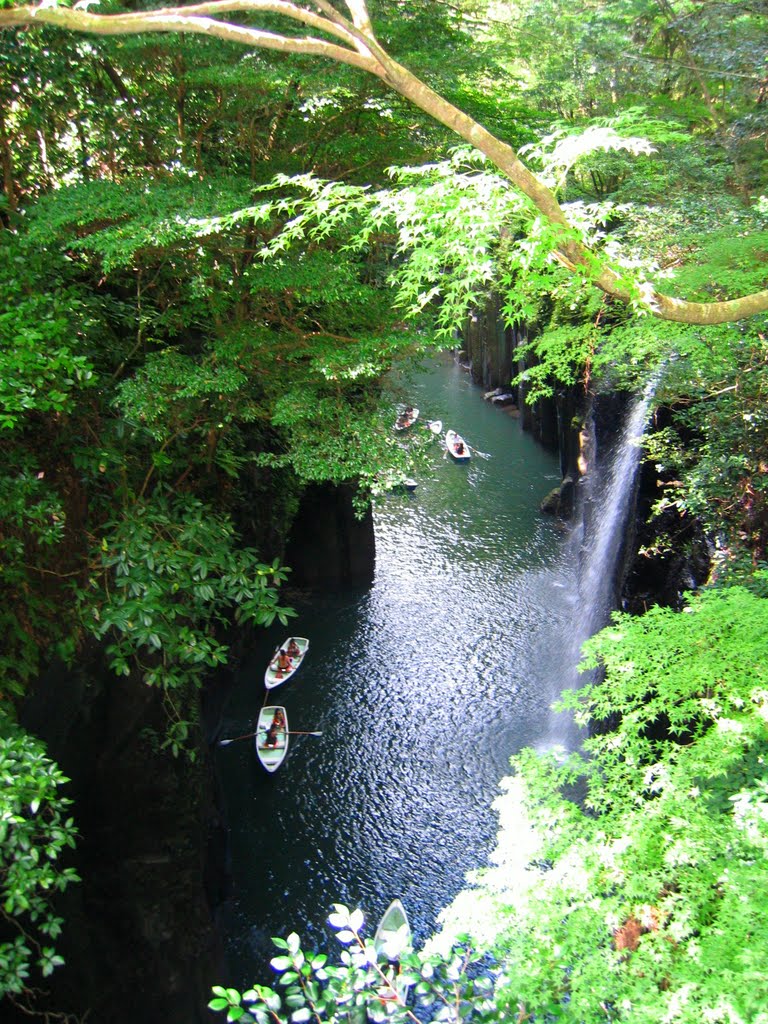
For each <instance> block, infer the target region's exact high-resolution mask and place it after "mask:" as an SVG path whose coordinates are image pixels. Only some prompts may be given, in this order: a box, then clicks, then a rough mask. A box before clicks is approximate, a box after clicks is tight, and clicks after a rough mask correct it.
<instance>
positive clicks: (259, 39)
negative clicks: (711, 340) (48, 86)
mask: <svg viewBox="0 0 768 1024" xmlns="http://www.w3.org/2000/svg"><path fill="white" fill-rule="evenodd" d="M345 2H346V6H347V9H348V10H349V12H350V15H351V17H352V21H349V20H348V19H347V18H345V17H344V16H343V15H342V14H341V13H340V12H339V11H338V10H337V9H336V8H335V7H333V6H332V4H331V3H330V2H329V0H307V5H306V6H300V5H299V4H297V3H292V2H291V0H208V2H203V3H199V4H191V5H189V6H184V7H167V8H162V9H160V10H155V11H139V12H132V13H129V14H90V13H89V12H88V11H87V10H84V9H77V7H75V8H64V7H55V6H46V5H45V4H43V5H41V6H39V7H32V6H22V7H15V8H5V9H0V29H1V28H8V27H14V26H15V27H22V26H24V27H31V26H35V25H52V26H55V27H57V28H61V29H65V30H67V31H70V32H82V33H90V34H96V35H139V34H142V33H149V32H187V33H194V34H198V35H210V36H216V37H217V38H219V39H225V40H229V41H230V42H233V43H237V44H239V45H241V46H249V47H256V48H260V49H268V50H276V51H278V52H282V53H293V54H303V55H310V56H317V57H325V58H328V59H329V60H334V61H337V62H338V63H342V64H349V65H351V66H352V67H357V68H360V69H362V70H363V71H367V72H368V73H369V74H372V75H375V76H376V77H378V78H380V79H382V80H383V81H384V82H386V83H387V84H388V85H389V86H390V88H392V89H393V90H395V91H396V92H398V93H399V94H400V95H401V96H403V97H405V98H406V99H408V100H410V101H411V102H412V103H413V104H414V105H415V106H417V107H419V108H420V109H421V110H423V111H424V112H425V113H427V114H429V115H430V116H431V117H433V118H434V119H435V120H436V121H438V122H440V123H441V124H443V125H445V126H446V127H447V128H450V129H451V130H452V131H454V132H456V134H457V135H459V136H460V137H461V138H462V139H464V140H465V141H466V142H469V143H470V144H471V145H472V146H474V147H475V148H476V149H478V150H480V152H482V153H484V154H485V156H487V157H488V158H489V159H490V160H491V161H492V163H494V164H495V165H496V167H497V168H498V169H499V170H500V171H501V172H502V173H503V174H505V175H506V176H507V177H508V178H509V180H510V181H511V182H512V183H513V184H514V185H515V186H516V187H517V188H519V189H520V191H521V192H523V193H524V194H525V195H526V196H528V198H529V199H530V200H531V201H532V202H533V203H534V204H535V206H536V207H537V209H538V210H539V212H540V213H541V214H542V215H543V216H544V217H545V218H546V219H547V220H548V221H549V222H550V224H552V225H555V226H559V227H561V228H563V229H568V230H570V225H569V223H568V219H567V217H566V215H565V212H564V211H563V209H562V207H561V206H560V204H559V203H558V201H557V199H556V197H555V195H554V194H553V192H552V191H551V190H550V189H548V188H547V187H546V186H545V185H544V184H543V183H542V182H541V181H539V179H538V178H537V177H536V176H535V175H534V174H532V173H531V171H529V170H528V168H527V167H526V166H525V165H524V164H523V163H522V161H521V160H520V158H519V157H518V156H517V154H516V153H515V151H514V150H513V149H512V147H511V146H509V145H507V144H506V143H503V142H501V141H500V140H499V139H497V138H496V137H495V136H494V135H492V134H491V133H490V132H489V131H488V130H487V129H485V128H484V127H483V126H482V125H481V124H478V122H477V121H474V120H473V119H472V118H471V117H469V116H468V115H467V114H466V113H464V112H463V111H461V110H459V109H458V108H457V107H454V106H453V105H452V104H451V103H449V102H448V101H447V100H446V99H444V98H443V97H442V96H440V95H439V94H438V93H436V92H435V91H434V90H433V89H430V87H429V86H427V85H426V84H425V83H424V82H422V81H420V80H419V79H418V78H417V77H416V76H415V75H413V74H412V73H411V72H410V71H408V70H407V69H406V68H404V67H403V66H402V65H400V64H398V63H397V61H395V60H393V59H392V58H391V57H390V56H389V54H387V53H386V52H385V51H384V50H383V48H382V47H381V46H380V44H379V43H378V42H377V40H376V38H375V37H374V35H373V29H372V27H371V22H370V18H369V16H368V11H367V8H366V5H365V0H345ZM235 13H260V14H277V15H281V16H283V17H285V18H287V19H288V20H289V21H292V22H294V23H298V24H300V25H303V26H305V27H306V28H308V29H314V30H316V31H320V32H323V33H325V34H326V35H328V36H331V37H332V39H336V40H340V41H341V43H343V44H344V45H340V43H338V42H333V41H332V40H331V39H320V38H316V37H314V36H309V35H306V36H304V35H296V36H292V35H284V34H282V33H277V32H268V31H266V30H263V29H258V28H252V27H250V26H248V25H238V24H233V23H231V22H229V21H224V20H220V16H221V15H226V14H235ZM558 248H559V256H560V257H562V258H561V262H562V263H563V264H564V265H566V266H567V265H568V264H571V265H573V266H576V267H581V268H585V267H586V268H590V267H591V266H592V265H593V264H594V261H595V255H594V253H592V252H591V251H590V250H589V249H588V248H587V247H586V246H585V245H583V243H580V242H577V241H573V239H572V238H570V239H569V240H567V241H564V242H563V244H562V246H559V247H558ZM593 280H594V283H595V285H596V287H598V288H600V289H602V290H603V291H604V292H606V294H608V295H612V296H613V297H615V298H617V299H620V300H621V301H623V302H628V301H630V299H631V297H630V296H629V295H628V293H627V291H626V288H625V287H624V285H623V283H622V281H621V279H620V278H619V276H618V275H617V274H616V272H615V271H614V270H612V269H611V268H610V267H609V266H604V267H603V269H602V270H601V271H600V273H599V274H598V275H597V276H596V277H595V276H593ZM647 309H648V311H649V313H651V314H653V315H654V316H657V317H659V318H661V319H663V320H673V321H676V322H678V323H688V324H700V325H707V324H720V323H728V322H732V321H735V320H740V319H743V318H744V317H748V316H753V315H755V314H757V313H763V312H766V311H768V290H766V291H761V292H756V293H754V294H752V295H747V296H744V297H742V298H738V299H731V300H728V301H726V302H688V301H686V300H684V299H676V298H672V297H670V296H666V295H662V294H661V293H658V292H651V293H650V294H649V295H648V296H647Z"/></svg>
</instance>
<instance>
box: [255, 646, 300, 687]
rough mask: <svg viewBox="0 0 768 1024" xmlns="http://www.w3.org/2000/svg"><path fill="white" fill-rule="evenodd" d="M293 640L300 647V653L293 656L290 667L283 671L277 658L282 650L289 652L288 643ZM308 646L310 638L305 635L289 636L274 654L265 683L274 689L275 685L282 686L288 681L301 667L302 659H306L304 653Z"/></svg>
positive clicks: (268, 666)
mask: <svg viewBox="0 0 768 1024" xmlns="http://www.w3.org/2000/svg"><path fill="white" fill-rule="evenodd" d="M291 640H293V642H294V643H295V644H296V646H297V647H298V648H299V653H298V654H297V655H295V656H294V657H292V658H291V666H290V668H288V669H286V670H284V671H281V669H280V667H279V665H278V664H277V658H278V655H279V654H280V652H281V651H286V652H287V650H288V644H289V643H290V642H291ZM308 647H309V640H307V638H306V637H305V636H289V637H288V638H287V639H286V640H284V641H283V642H282V643H281V644H280V646H279V647H278V648H277V650H276V651H275V653H274V654H273V655H272V660H271V661H270V663H269V664H268V665H267V671H266V672H265V673H264V685H265V686H266V688H267V689H268V690H272V689H274V687H276V686H280V684H281V683H285V682H287V680H289V679H290V678H291V676H292V675H293V674H294V672H295V671H296V670H297V669H298V668H299V666H300V665H301V663H302V661H303V660H304V655H305V654H306V653H307V648H308ZM289 657H290V655H289Z"/></svg>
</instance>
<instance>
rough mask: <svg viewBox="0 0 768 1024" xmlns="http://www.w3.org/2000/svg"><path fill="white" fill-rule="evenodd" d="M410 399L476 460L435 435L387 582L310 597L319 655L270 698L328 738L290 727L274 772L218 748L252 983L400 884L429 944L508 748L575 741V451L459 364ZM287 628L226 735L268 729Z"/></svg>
mask: <svg viewBox="0 0 768 1024" xmlns="http://www.w3.org/2000/svg"><path fill="white" fill-rule="evenodd" d="M408 398H409V400H410V401H411V402H412V404H413V405H414V406H417V407H418V408H419V409H420V410H421V418H422V421H423V420H425V419H441V420H442V421H443V424H444V428H453V429H456V430H458V431H459V432H460V433H461V434H463V435H464V437H465V438H466V440H467V441H468V442H469V443H470V444H471V445H472V446H473V448H474V449H476V452H475V454H474V456H473V458H472V460H471V461H470V462H469V463H466V464H460V463H455V462H453V461H452V460H449V459H447V458H446V457H445V454H444V451H443V449H442V448H441V446H440V443H439V441H438V440H437V438H435V439H434V440H433V442H432V444H431V446H430V451H429V455H428V465H427V467H426V468H425V470H423V471H420V472H419V475H418V482H419V485H418V487H417V489H416V490H415V491H414V492H412V493H403V494H397V495H396V494H390V495H388V496H386V497H385V498H383V499H381V500H380V501H379V502H378V503H377V505H376V508H375V513H374V519H375V531H376V545H377V565H376V574H375V579H374V582H373V585H372V586H371V587H370V588H366V589H365V590H356V591H344V592H334V593H327V594H324V595H322V596H317V597H313V599H312V600H311V601H306V602H304V603H301V604H298V605H297V606H296V608H297V611H298V612H299V615H298V618H297V619H296V620H295V621H294V622H292V624H291V627H290V629H291V631H292V632H294V633H295V634H296V635H300V636H307V637H309V638H310V641H311V646H310V650H309V653H308V655H307V658H306V660H305V663H304V664H303V665H302V667H301V668H300V670H299V672H297V674H296V676H295V677H294V678H293V679H292V680H290V681H289V682H288V683H287V684H286V685H285V687H283V688H280V689H277V690H275V691H273V693H272V699H271V701H270V703H274V702H278V703H282V704H284V705H285V707H286V709H287V714H288V721H289V726H290V728H292V729H298V730H321V731H322V736H321V737H318V738H315V737H308V736H306V737H304V736H302V737H298V736H297V737H292V740H291V744H290V749H289V753H288V757H287V759H286V761H285V762H284V764H283V765H282V767H281V768H280V770H279V771H278V772H277V773H276V774H274V775H271V776H270V775H267V773H266V772H265V771H264V770H263V769H262V768H261V766H260V765H259V764H258V763H257V761H256V758H255V756H254V751H253V746H252V743H251V742H250V741H248V740H245V741H241V742H238V743H233V744H231V745H228V746H226V747H222V748H219V751H218V755H217V761H218V771H219V775H220V779H221V785H222V791H223V794H224V802H225V810H226V814H227V818H228V825H229V829H230V839H231V874H232V893H231V898H230V900H229V901H228V903H227V904H226V906H225V908H224V912H223V918H222V926H223V928H224V931H225V934H226V936H227V947H228V948H227V955H228V968H229V973H230V977H229V980H228V983H230V984H233V985H235V986H247V985H249V984H251V983H253V982H262V983H263V982H265V981H268V980H269V976H270V972H269V969H268V967H267V964H268V961H269V958H270V957H271V956H272V955H274V952H275V951H274V947H272V945H271V943H270V941H269V937H270V936H272V935H285V934H287V932H289V931H293V930H295V931H298V932H299V934H300V935H301V936H302V939H303V941H304V942H305V945H306V947H307V948H321V949H328V948H332V947H333V945H335V943H334V942H333V940H332V939H331V938H330V935H331V932H330V929H329V928H328V926H327V925H326V923H325V922H326V919H327V916H328V913H329V911H330V910H331V905H332V904H333V903H335V902H338V903H344V904H346V905H348V906H350V907H352V906H360V907H361V908H362V909H363V910H364V912H365V913H366V916H368V917H369V918H370V920H371V921H372V922H375V921H376V920H377V919H378V917H379V916H380V914H381V912H382V911H383V910H384V909H385V907H386V906H387V904H388V903H389V901H390V900H391V899H393V898H394V897H395V896H399V897H400V898H401V899H402V900H403V903H404V904H405V907H406V909H407V911H408V914H409V917H410V919H411V923H412V925H413V928H414V936H415V943H416V945H417V946H418V945H420V944H421V942H422V941H423V940H424V939H425V938H426V937H427V936H428V934H429V933H430V932H431V931H432V930H434V927H435V921H436V917H437V914H438V913H439V911H440V910H441V909H442V908H443V907H444V906H445V905H446V904H447V903H448V902H449V901H450V900H451V899H452V897H453V896H454V895H455V894H456V893H457V892H458V891H459V890H460V889H461V888H462V884H463V881H464V876H465V874H466V872H467V871H469V870H471V869H474V868H478V867H481V866H483V865H484V864H485V863H486V862H487V858H488V854H489V852H490V850H491V849H492V847H493V844H494V837H495V831H496V824H497V822H496V815H495V812H494V811H493V809H492V807H491V803H492V801H493V799H494V798H495V796H496V795H497V792H498V791H497V784H498V781H499V779H500V778H501V777H502V776H503V775H504V774H506V773H507V771H508V763H509V757H510V755H512V754H513V753H515V752H517V751H518V750H520V749H521V748H522V747H524V746H542V745H549V744H551V743H552V742H557V741H559V740H561V739H564V740H566V741H567V740H568V738H569V737H568V736H567V735H563V736H560V735H558V731H559V730H560V729H561V723H560V722H559V720H558V719H557V718H556V717H555V716H553V715H552V713H551V711H550V705H551V703H552V701H553V700H554V699H555V698H556V697H557V695H558V694H559V693H560V692H561V690H562V689H563V688H564V687H565V686H567V685H570V683H571V682H572V674H573V663H572V662H573V653H572V647H571V638H570V635H569V634H570V621H571V611H572V609H571V603H572V601H573V594H574V592H575V585H574V570H573V567H572V565H571V562H570V560H569V558H568V556H567V554H566V552H565V545H564V543H563V538H562V536H561V534H560V533H559V532H558V531H557V529H556V527H555V524H554V523H553V522H552V520H551V519H549V518H547V517H545V516H543V515H542V514H541V513H540V512H539V510H538V509H539V503H540V501H541V499H542V498H543V496H544V495H545V494H546V493H547V492H548V491H549V490H550V489H551V488H552V487H554V486H556V485H557V483H558V482H559V479H560V475H559V471H558V462H557V458H556V456H554V455H553V454H551V453H549V452H546V451H544V450H543V449H542V448H541V447H540V446H538V445H537V444H536V443H535V442H534V441H532V440H531V438H530V437H529V436H528V435H527V434H525V433H523V431H522V430H521V428H520V424H519V421H518V420H516V419H514V418H513V417H511V416H510V415H509V414H508V413H506V412H505V411H504V410H502V409H500V408H497V407H494V406H492V405H491V404H489V403H487V402H484V401H483V400H482V394H481V392H480V391H479V390H478V389H477V388H476V387H475V386H473V385H472V384H471V382H470V380H469V377H468V375H467V374H466V373H465V372H464V371H463V370H462V369H461V368H459V367H457V366H456V365H454V364H453V363H450V362H447V361H443V360H435V361H434V363H430V364H429V365H428V366H427V365H426V364H425V368H424V369H423V371H421V372H419V373H418V374H417V375H416V376H415V377H414V379H413V382H412V384H411V386H410V389H409V391H408ZM412 429H413V430H417V429H420V430H422V431H423V436H425V437H426V436H427V434H428V432H427V431H426V428H425V426H424V425H423V422H422V424H420V425H418V426H415V427H413V428H412ZM479 453H484V454H485V455H487V456H488V457H487V458H484V457H482V456H481V455H480V454H479ZM287 633H288V631H287V630H286V629H284V628H282V627H280V626H276V627H273V628H272V629H270V630H269V631H267V632H266V633H265V632H264V631H262V632H261V633H260V634H257V635H255V637H254V643H253V649H252V652H251V653H250V656H249V658H248V659H247V662H246V663H245V664H243V665H242V667H241V669H240V671H239V673H238V678H237V681H236V685H235V687H234V690H233V693H232V696H231V698H230V700H229V702H228V704H227V708H226V711H225V716H224V723H223V730H222V735H225V736H236V735H239V734H242V733H246V732H248V731H249V730H250V729H252V728H253V727H254V721H255V716H256V714H257V712H258V708H259V707H260V706H261V704H262V702H263V701H264V688H263V684H262V679H263V674H264V668H265V665H266V662H267V660H268V659H269V656H270V655H271V653H272V650H273V649H274V647H275V645H276V643H278V642H279V641H280V640H281V639H282V638H283V637H284V636H285V635H287Z"/></svg>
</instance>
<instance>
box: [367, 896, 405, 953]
mask: <svg viewBox="0 0 768 1024" xmlns="http://www.w3.org/2000/svg"><path fill="white" fill-rule="evenodd" d="M373 945H374V948H375V949H376V953H377V954H378V956H380V957H382V958H384V957H386V959H387V960H397V959H398V958H399V957H400V955H401V954H402V953H404V952H405V951H406V950H407V949H410V946H411V926H410V924H409V923H408V915H407V914H406V913H405V907H404V906H403V904H402V903H401V902H400V900H392V902H391V903H390V904H389V906H388V907H387V909H386V910H385V911H384V916H383V917H382V919H381V921H379V927H378V928H377V929H376V934H375V935H374V936H373Z"/></svg>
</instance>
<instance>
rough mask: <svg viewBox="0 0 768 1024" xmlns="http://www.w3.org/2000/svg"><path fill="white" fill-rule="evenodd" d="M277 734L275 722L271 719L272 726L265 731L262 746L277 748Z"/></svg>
mask: <svg viewBox="0 0 768 1024" xmlns="http://www.w3.org/2000/svg"><path fill="white" fill-rule="evenodd" d="M277 733H278V728H277V726H276V725H275V720H274V719H272V724H271V725H270V727H269V728H268V729H267V732H266V734H265V736H264V746H265V747H276V746H277Z"/></svg>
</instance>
